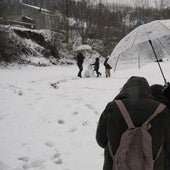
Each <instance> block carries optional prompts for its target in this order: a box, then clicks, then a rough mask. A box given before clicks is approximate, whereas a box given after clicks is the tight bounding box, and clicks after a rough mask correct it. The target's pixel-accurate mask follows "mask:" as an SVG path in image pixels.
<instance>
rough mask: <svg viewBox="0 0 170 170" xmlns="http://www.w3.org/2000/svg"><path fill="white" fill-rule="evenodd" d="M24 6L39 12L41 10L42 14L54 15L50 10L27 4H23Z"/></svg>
mask: <svg viewBox="0 0 170 170" xmlns="http://www.w3.org/2000/svg"><path fill="white" fill-rule="evenodd" d="M21 4H22V5H23V6H26V7H29V8H33V9H37V10H41V11H42V12H46V13H52V11H50V10H48V9H44V8H41V7H38V6H34V5H30V4H26V3H21Z"/></svg>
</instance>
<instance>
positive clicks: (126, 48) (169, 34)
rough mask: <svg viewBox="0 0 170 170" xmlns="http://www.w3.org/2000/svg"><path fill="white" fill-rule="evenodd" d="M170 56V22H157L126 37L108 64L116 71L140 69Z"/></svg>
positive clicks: (118, 45) (144, 26) (138, 28)
mask: <svg viewBox="0 0 170 170" xmlns="http://www.w3.org/2000/svg"><path fill="white" fill-rule="evenodd" d="M169 54H170V20H156V21H152V22H150V23H148V24H144V25H140V26H138V27H137V28H135V29H134V30H133V31H132V32H130V33H129V34H128V35H126V36H125V37H124V38H123V39H122V40H121V41H120V42H119V43H118V44H117V46H116V47H115V48H114V50H113V52H112V53H111V56H110V58H109V60H108V63H109V64H110V65H111V66H112V68H113V70H114V71H115V70H120V69H127V68H133V67H139V68H140V67H141V66H143V65H145V64H148V63H150V62H153V61H158V60H160V59H162V58H164V57H165V56H166V55H169ZM155 55H156V56H155ZM155 57H156V58H155Z"/></svg>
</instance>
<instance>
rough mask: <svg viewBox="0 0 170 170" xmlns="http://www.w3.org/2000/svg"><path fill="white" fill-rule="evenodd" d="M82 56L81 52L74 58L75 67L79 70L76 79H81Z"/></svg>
mask: <svg viewBox="0 0 170 170" xmlns="http://www.w3.org/2000/svg"><path fill="white" fill-rule="evenodd" d="M84 58H85V57H84V56H83V54H82V53H81V52H78V53H77V56H76V60H77V66H78V68H79V72H78V74H77V76H78V77H80V78H81V77H82V75H81V73H82V71H83V61H84Z"/></svg>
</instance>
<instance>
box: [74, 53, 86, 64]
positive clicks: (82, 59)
mask: <svg viewBox="0 0 170 170" xmlns="http://www.w3.org/2000/svg"><path fill="white" fill-rule="evenodd" d="M84 58H85V57H84V56H83V54H82V53H80V52H79V53H78V54H77V56H76V59H77V65H82V64H83V61H84Z"/></svg>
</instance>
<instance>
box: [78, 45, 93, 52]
mask: <svg viewBox="0 0 170 170" xmlns="http://www.w3.org/2000/svg"><path fill="white" fill-rule="evenodd" d="M90 50H92V47H91V46H90V45H87V44H83V45H80V46H78V47H77V48H76V49H75V51H90Z"/></svg>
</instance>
